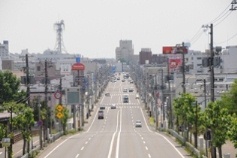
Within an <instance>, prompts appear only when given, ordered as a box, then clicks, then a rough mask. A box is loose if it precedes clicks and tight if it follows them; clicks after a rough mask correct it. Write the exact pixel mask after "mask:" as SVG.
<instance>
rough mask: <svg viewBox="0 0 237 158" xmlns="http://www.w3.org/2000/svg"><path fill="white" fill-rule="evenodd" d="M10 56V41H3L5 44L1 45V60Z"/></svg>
mask: <svg viewBox="0 0 237 158" xmlns="http://www.w3.org/2000/svg"><path fill="white" fill-rule="evenodd" d="M8 56H9V46H8V41H3V44H1V43H0V58H2V59H4V58H7V57H8Z"/></svg>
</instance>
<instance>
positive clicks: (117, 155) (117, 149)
mask: <svg viewBox="0 0 237 158" xmlns="http://www.w3.org/2000/svg"><path fill="white" fill-rule="evenodd" d="M121 129H122V109H121V112H120V127H119V132H118V137H117V145H116V158H118V157H119V142H120V134H121Z"/></svg>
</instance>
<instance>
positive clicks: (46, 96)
mask: <svg viewBox="0 0 237 158" xmlns="http://www.w3.org/2000/svg"><path fill="white" fill-rule="evenodd" d="M44 73H45V79H44V81H45V83H44V84H45V91H44V95H45V99H44V101H45V108H46V112H47V114H46V118H45V121H44V141H45V140H46V139H48V132H47V130H48V119H49V109H48V62H47V60H45V63H44Z"/></svg>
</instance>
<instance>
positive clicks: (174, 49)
mask: <svg viewBox="0 0 237 158" xmlns="http://www.w3.org/2000/svg"><path fill="white" fill-rule="evenodd" d="M162 52H163V54H182V53H184V54H187V53H188V49H187V48H186V47H183V46H164V47H163V50H162Z"/></svg>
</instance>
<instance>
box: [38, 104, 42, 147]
mask: <svg viewBox="0 0 237 158" xmlns="http://www.w3.org/2000/svg"><path fill="white" fill-rule="evenodd" d="M40 108H41V104H40V103H38V121H39V122H38V125H39V142H40V150H42V149H43V141H42V121H41V116H40Z"/></svg>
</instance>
